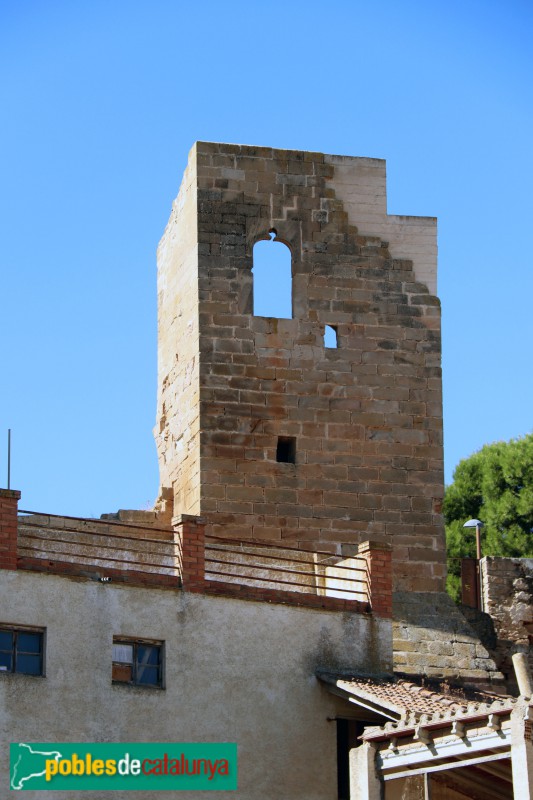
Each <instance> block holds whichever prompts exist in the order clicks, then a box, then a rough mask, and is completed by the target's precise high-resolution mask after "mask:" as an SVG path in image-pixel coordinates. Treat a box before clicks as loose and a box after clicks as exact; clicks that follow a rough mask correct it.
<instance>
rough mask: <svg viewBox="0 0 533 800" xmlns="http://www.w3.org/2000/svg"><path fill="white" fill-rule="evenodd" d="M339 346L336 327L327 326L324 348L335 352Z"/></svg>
mask: <svg viewBox="0 0 533 800" xmlns="http://www.w3.org/2000/svg"><path fill="white" fill-rule="evenodd" d="M338 346H339V334H338V331H337V328H336V327H335V326H334V325H326V328H325V330H324V347H326V348H327V349H328V350H335V349H336V348H337V347H338Z"/></svg>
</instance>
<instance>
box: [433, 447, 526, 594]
mask: <svg viewBox="0 0 533 800" xmlns="http://www.w3.org/2000/svg"><path fill="white" fill-rule="evenodd" d="M443 510H444V519H445V522H446V543H447V548H448V584H447V588H448V592H449V594H450V595H451V596H452V597H453V599H454V600H456V601H457V600H459V598H460V573H461V562H460V557H466V556H472V557H475V555H476V543H475V533H474V529H472V528H470V529H469V528H463V523H464V522H466V520H468V519H471V518H472V517H473V518H476V519H480V520H482V521H483V522H484V523H485V525H484V527H483V528H482V533H481V543H482V554H483V555H486V556H518V557H533V532H532V529H533V434H528V435H527V436H523V437H521V438H520V439H511V441H510V442H495V443H494V444H488V445H485V447H483V448H482V449H481V450H479V452H477V453H474V454H473V455H471V456H470V458H466V459H464V461H460V462H459V464H458V465H457V467H456V469H455V472H454V473H453V483H452V484H450V486H447V487H446V492H445V495H444V506H443Z"/></svg>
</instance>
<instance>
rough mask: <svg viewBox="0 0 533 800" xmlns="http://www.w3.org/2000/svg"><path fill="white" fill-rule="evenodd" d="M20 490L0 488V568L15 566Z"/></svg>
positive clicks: (13, 567) (12, 567)
mask: <svg viewBox="0 0 533 800" xmlns="http://www.w3.org/2000/svg"><path fill="white" fill-rule="evenodd" d="M19 500H20V492H17V491H14V490H13V489H0V569H16V568H17V510H18V502H19Z"/></svg>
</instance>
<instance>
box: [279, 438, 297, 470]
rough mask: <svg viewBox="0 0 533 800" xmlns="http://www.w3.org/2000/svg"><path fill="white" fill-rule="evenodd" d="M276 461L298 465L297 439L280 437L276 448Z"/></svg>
mask: <svg viewBox="0 0 533 800" xmlns="http://www.w3.org/2000/svg"><path fill="white" fill-rule="evenodd" d="M276 461H279V462H280V463H281V464H296V438H295V437H294V436H280V437H279V438H278V446H277V448H276Z"/></svg>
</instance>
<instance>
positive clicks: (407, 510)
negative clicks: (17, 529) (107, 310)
mask: <svg viewBox="0 0 533 800" xmlns="http://www.w3.org/2000/svg"><path fill="white" fill-rule="evenodd" d="M272 232H274V235H275V237H276V239H277V240H278V241H280V242H283V243H285V244H286V245H287V246H288V247H289V248H290V253H291V262H292V308H293V315H292V319H276V318H269V317H260V316H254V314H253V273H252V267H253V248H254V244H255V243H257V242H258V241H260V240H262V239H268V238H269V235H272ZM435 291H436V220H435V219H433V218H426V217H404V216H392V215H388V214H387V209H386V178H385V162H384V161H381V160H377V159H369V158H352V157H346V156H331V155H323V154H321V153H310V152H300V151H293V150H274V149H271V148H267V147H244V146H240V145H227V144H212V143H206V142H197V143H196V144H195V145H194V147H193V148H192V150H191V153H190V157H189V162H188V166H187V169H186V171H185V175H184V178H183V182H182V185H181V189H180V192H179V195H178V198H177V200H176V201H175V203H174V206H173V210H172V214H171V217H170V220H169V223H168V225H167V228H166V231H165V234H164V236H163V238H162V240H161V243H160V246H159V250H158V302H159V363H158V369H159V379H158V380H159V393H158V419H157V426H156V431H155V433H156V440H157V448H158V456H159V464H160V475H161V487H162V489H161V497H162V498H167V499H168V498H170V499H173V503H174V513H175V514H178V513H185V514H193V515H201V516H202V517H203V518H204V519H205V521H206V523H207V533H210V534H214V535H224V536H229V537H231V538H238V539H246V540H248V539H261V540H265V539H267V540H269V541H272V542H273V543H286V544H287V545H290V546H298V547H302V548H306V547H307V548H309V547H311V546H316V545H317V544H318V545H319V546H320V549H329V550H331V551H336V552H343V553H345V554H350V553H351V552H353V549H354V546H355V545H357V543H358V542H360V541H362V540H363V539H364V540H367V539H370V540H374V541H379V542H387V543H390V544H391V545H392V547H393V559H394V564H395V566H394V570H395V586H396V589H397V590H399V591H418V592H427V591H430V592H433V591H440V590H442V588H443V579H444V572H445V570H444V532H443V524H442V519H441V516H440V507H441V498H442V494H443V467H442V462H443V452H442V404H441V370H440V357H441V349H440V307H439V301H438V299H437V297H436V296H435ZM325 326H330V327H331V328H332V329H333V330H334V331H335V334H336V336H337V345H338V346H337V347H325V344H324V329H325Z"/></svg>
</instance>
